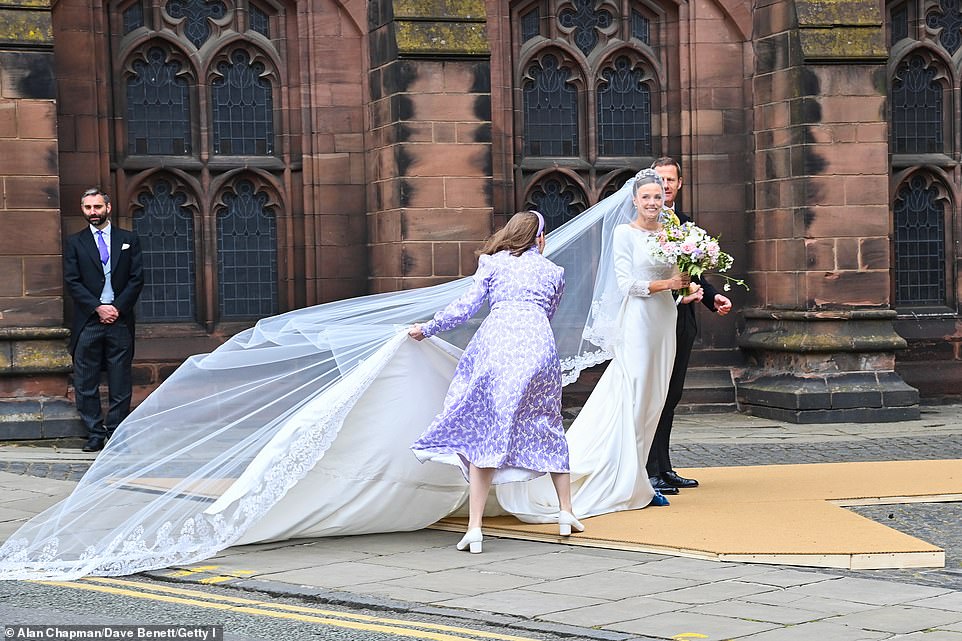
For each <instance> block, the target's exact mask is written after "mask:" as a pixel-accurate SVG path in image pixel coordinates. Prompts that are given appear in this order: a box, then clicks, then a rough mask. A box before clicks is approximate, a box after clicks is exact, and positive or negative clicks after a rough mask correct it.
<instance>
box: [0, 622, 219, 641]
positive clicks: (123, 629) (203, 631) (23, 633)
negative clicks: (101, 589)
mask: <svg viewBox="0 0 962 641" xmlns="http://www.w3.org/2000/svg"><path fill="white" fill-rule="evenodd" d="M3 636H4V639H38V640H46V639H57V640H58V641H59V640H67V641H78V640H81V639H130V640H131V641H141V640H142V639H153V640H154V641H169V640H176V641H179V640H181V639H193V640H196V641H223V639H224V626H222V625H5V626H3Z"/></svg>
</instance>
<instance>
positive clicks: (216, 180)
mask: <svg viewBox="0 0 962 641" xmlns="http://www.w3.org/2000/svg"><path fill="white" fill-rule="evenodd" d="M282 11H283V8H282V7H281V5H280V4H279V3H278V2H275V1H274V0H257V1H255V0H135V2H130V0H124V1H122V2H118V3H116V4H115V6H114V7H113V9H112V10H109V11H108V15H109V17H110V21H109V24H110V28H111V31H112V36H111V37H112V39H113V44H112V46H111V48H110V49H111V51H113V52H115V53H114V55H115V58H114V59H113V60H112V64H113V66H114V68H115V70H117V72H118V73H116V74H115V77H118V78H122V79H123V80H122V82H118V83H117V84H116V85H114V87H115V90H114V94H113V108H114V110H115V112H117V113H120V114H123V117H122V118H117V119H116V121H117V122H118V128H119V129H118V136H117V143H116V144H117V146H116V148H115V150H114V153H115V156H116V158H115V162H114V163H113V165H114V166H115V167H116V169H115V170H114V171H115V172H117V173H118V174H121V175H122V177H120V178H118V180H117V184H119V185H124V186H127V187H126V188H127V193H125V194H117V195H115V199H117V201H118V203H123V202H124V201H126V204H125V205H120V208H121V211H129V212H130V216H131V219H132V224H133V226H134V227H135V229H137V231H138V232H140V233H141V235H142V236H143V238H144V239H145V241H144V257H145V258H144V259H145V264H149V265H150V268H149V269H148V271H151V272H153V275H152V276H151V277H150V278H151V279H152V280H151V282H150V283H148V286H147V287H146V288H145V292H144V296H142V298H141V305H140V307H139V317H140V319H141V320H143V321H146V322H163V323H182V322H195V323H196V322H199V323H201V324H203V325H204V326H206V327H209V328H210V327H212V326H213V325H215V324H216V323H217V322H219V321H232V320H237V321H242V320H243V321H249V320H256V319H258V318H261V317H263V316H265V315H269V314H273V313H276V312H277V311H278V310H279V309H280V308H281V306H282V305H283V303H282V300H281V288H280V282H279V279H280V272H279V265H280V264H281V262H280V261H281V258H280V256H279V255H278V252H279V249H280V248H279V247H278V243H279V238H280V234H281V231H282V229H283V227H282V225H284V224H286V223H285V220H286V218H285V210H284V208H283V207H282V206H281V203H282V202H289V194H287V193H286V192H285V190H286V189H288V188H289V185H291V184H296V182H297V181H296V180H294V181H290V180H285V176H291V175H293V176H296V174H297V173H299V172H300V171H301V168H300V166H295V164H294V163H295V162H296V161H295V160H294V158H293V156H292V154H290V153H285V148H286V147H288V146H289V145H290V144H291V143H290V140H291V137H290V136H285V135H284V134H285V132H284V130H283V129H282V128H281V127H283V126H284V125H282V124H281V122H282V121H281V119H280V118H279V117H278V116H277V113H278V112H279V110H280V109H282V108H284V107H283V105H282V104H281V100H282V98H281V97H280V96H281V95H282V91H281V90H282V88H283V86H284V80H283V79H284V77H285V73H286V70H285V67H284V64H285V63H284V61H285V57H286V52H287V49H285V48H279V47H288V46H294V45H289V44H288V43H287V42H286V41H284V40H280V41H274V40H271V33H272V26H273V25H275V24H279V22H278V21H279V20H281V17H282V13H280V12H282ZM161 165H162V166H163V168H164V169H163V170H161V172H162V173H160V174H158V173H157V172H158V167H159V166H161ZM241 168H247V169H246V170H245V173H244V175H242V176H237V175H234V172H236V171H238V170H239V169H241ZM203 264H209V265H216V266H217V267H216V268H215V269H213V270H209V271H207V272H206V275H205V271H204V270H202V269H200V267H199V266H200V265H203ZM212 272H213V273H212ZM245 279H250V280H245Z"/></svg>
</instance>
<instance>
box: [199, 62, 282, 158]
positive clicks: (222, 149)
mask: <svg viewBox="0 0 962 641" xmlns="http://www.w3.org/2000/svg"><path fill="white" fill-rule="evenodd" d="M264 70H265V67H264V64H263V63H262V62H259V61H251V56H250V54H249V53H248V52H247V51H245V50H244V49H236V50H234V51H233V52H231V54H230V60H229V61H228V60H223V61H221V62H220V63H218V65H217V74H218V75H217V77H216V78H215V79H214V80H213V81H212V82H211V103H212V109H213V114H212V117H211V124H212V125H213V132H212V133H213V138H214V140H213V151H214V153H215V154H225V155H233V156H265V155H270V154H272V153H274V96H273V91H272V89H271V83H270V81H269V80H267V79H266V78H264Z"/></svg>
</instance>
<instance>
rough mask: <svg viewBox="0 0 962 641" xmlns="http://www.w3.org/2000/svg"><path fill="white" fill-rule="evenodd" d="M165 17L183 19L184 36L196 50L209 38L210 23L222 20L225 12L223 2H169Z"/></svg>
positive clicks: (195, 0)
mask: <svg viewBox="0 0 962 641" xmlns="http://www.w3.org/2000/svg"><path fill="white" fill-rule="evenodd" d="M166 9H167V15H169V16H170V17H171V18H178V19H179V18H184V19H185V20H186V24H185V25H184V35H185V36H187V39H188V40H190V41H191V42H192V43H194V46H195V47H197V48H198V49H200V48H201V46H202V45H203V44H204V43H205V42H207V39H208V38H210V34H211V28H210V21H211V20H212V19H213V20H217V19H219V18H223V17H224V15H225V14H226V12H227V10H226V8H225V7H224V3H223V2H206V1H205V0H169V2H168V3H167V7H166Z"/></svg>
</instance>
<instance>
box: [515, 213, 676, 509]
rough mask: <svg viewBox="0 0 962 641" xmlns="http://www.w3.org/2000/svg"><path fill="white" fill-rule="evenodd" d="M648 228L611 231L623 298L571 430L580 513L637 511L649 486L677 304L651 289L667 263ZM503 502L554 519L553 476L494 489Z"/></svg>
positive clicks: (667, 272)
mask: <svg viewBox="0 0 962 641" xmlns="http://www.w3.org/2000/svg"><path fill="white" fill-rule="evenodd" d="M651 241H652V238H651V234H650V233H649V232H646V231H643V230H641V229H638V228H637V227H634V226H631V225H619V226H618V227H617V228H616V229H615V231H614V241H613V249H614V269H615V274H616V277H617V279H618V285H619V289H620V290H621V291H622V292H623V293H624V299H623V302H622V304H621V308H620V310H619V312H618V319H617V324H618V325H619V327H620V328H621V332H620V340H618V341H617V342H616V343H615V344H614V346H613V347H612V349H613V351H614V357H613V358H612V360H611V362H610V363H609V364H608V367H607V368H606V369H605V371H604V374H602V376H601V379H600V380H599V381H598V384H597V385H596V386H595V388H594V390H593V391H592V392H591V395H590V396H589V397H588V400H587V402H586V403H585V405H584V407H583V408H582V409H581V411H580V412H579V413H578V416H577V418H575V420H574V423H572V425H571V427H570V428H569V429H568V432H567V433H566V435H565V436H566V438H567V440H568V451H569V452H570V465H571V504H572V508H573V511H574V514H575V515H576V516H577V517H578V518H583V517H590V516H596V515H598V514H607V513H609V512H616V511H620V510H635V509H638V508H643V507H645V506H647V505H648V504H649V503H651V500H652V498H653V496H654V490H653V489H652V487H651V483H650V482H649V481H648V472H647V470H646V468H645V463H646V461H647V460H648V451H649V450H650V449H651V442H652V439H653V438H654V435H655V428H656V427H657V425H658V419H659V417H660V416H661V410H662V408H663V407H664V404H665V397H666V396H667V394H668V379H669V378H670V376H671V368H672V363H673V362H674V359H675V319H676V314H677V309H676V307H675V301H674V299H673V298H672V295H671V292H669V291H660V292H657V293H654V294H649V293H648V283H649V282H650V281H653V280H661V279H666V278H670V277H671V276H672V275H674V274H675V273H677V272H676V268H675V267H674V266H672V265H666V264H664V263H660V262H658V261H656V260H655V259H654V258H653V257H652V254H651V252H650V251H649V250H648V246H649V242H651ZM497 497H498V503H499V504H500V506H501V507H502V508H503V509H504V510H506V511H507V512H510V513H511V514H514V515H515V516H517V517H518V518H519V519H521V520H522V521H525V522H529V523H548V522H553V521H555V520H557V516H558V500H557V497H556V495H555V492H554V488H553V487H552V485H551V481H550V479H548V478H547V477H540V478H537V479H534V480H533V481H529V482H526V483H508V484H506V485H499V486H498V487H497Z"/></svg>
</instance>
